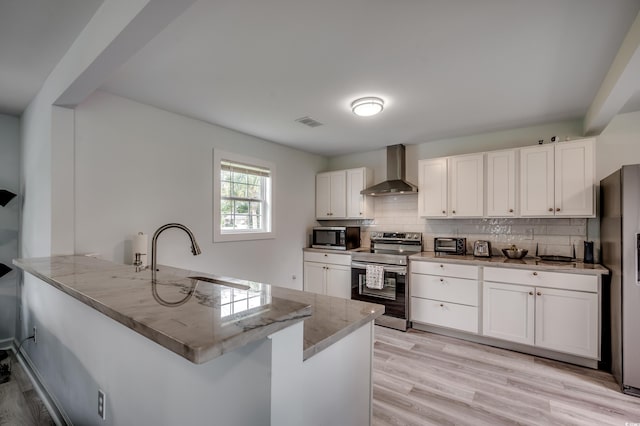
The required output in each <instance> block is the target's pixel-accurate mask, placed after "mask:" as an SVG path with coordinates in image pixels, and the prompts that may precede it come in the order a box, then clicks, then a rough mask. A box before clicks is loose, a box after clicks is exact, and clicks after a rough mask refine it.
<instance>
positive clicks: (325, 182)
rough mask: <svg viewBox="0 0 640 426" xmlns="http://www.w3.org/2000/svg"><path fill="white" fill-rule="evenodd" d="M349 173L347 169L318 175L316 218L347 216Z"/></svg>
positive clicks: (341, 217) (342, 217)
mask: <svg viewBox="0 0 640 426" xmlns="http://www.w3.org/2000/svg"><path fill="white" fill-rule="evenodd" d="M346 188H347V173H346V171H345V170H339V171H334V172H325V173H319V174H317V175H316V218H318V219H344V218H345V217H346V216H347V191H346Z"/></svg>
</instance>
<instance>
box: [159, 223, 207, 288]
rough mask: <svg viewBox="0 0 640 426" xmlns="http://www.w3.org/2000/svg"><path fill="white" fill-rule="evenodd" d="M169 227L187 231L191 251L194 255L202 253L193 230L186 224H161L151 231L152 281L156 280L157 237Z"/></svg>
mask: <svg viewBox="0 0 640 426" xmlns="http://www.w3.org/2000/svg"><path fill="white" fill-rule="evenodd" d="M170 228H178V229H182V230H183V231H184V232H186V233H187V235H188V236H189V239H190V240H191V253H192V254H193V255H194V256H197V255H199V254H201V253H202V251H201V250H200V246H199V245H198V243H197V241H196V237H195V235H193V232H191V230H190V229H189V228H187V227H186V226H184V225H182V224H180V223H167V224H166V225H162V226H161V227H160V228H158V229H157V230H156V232H154V233H153V238H152V239H151V281H152V282H154V283H155V282H156V272H157V270H158V265H157V261H156V253H157V251H158V237H159V236H160V234H161V233H162V232H164V231H166V230H167V229H170Z"/></svg>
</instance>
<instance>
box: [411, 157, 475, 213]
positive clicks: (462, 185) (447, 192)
mask: <svg viewBox="0 0 640 426" xmlns="http://www.w3.org/2000/svg"><path fill="white" fill-rule="evenodd" d="M483 169H484V157H483V154H473V155H460V156H456V157H450V158H434V159H429V160H420V161H419V162H418V187H419V192H418V215H419V216H421V217H433V218H439V217H449V218H456V217H459V218H465V217H482V215H483V209H484V196H483V194H484V186H483V181H484V176H483V173H484V172H483Z"/></svg>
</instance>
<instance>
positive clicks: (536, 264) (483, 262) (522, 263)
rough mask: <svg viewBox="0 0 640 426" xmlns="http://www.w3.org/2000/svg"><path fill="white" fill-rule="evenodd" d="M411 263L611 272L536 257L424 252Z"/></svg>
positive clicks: (415, 256) (582, 272)
mask: <svg viewBox="0 0 640 426" xmlns="http://www.w3.org/2000/svg"><path fill="white" fill-rule="evenodd" d="M409 260H411V261H423V262H446V263H458V264H465V265H476V266H489V267H498V268H512V269H514V268H515V269H533V270H538V271H549V272H565V273H572V274H583V275H608V274H609V270H608V269H607V268H605V267H604V266H602V265H598V264H590V263H583V262H578V261H576V262H548V261H542V260H540V259H538V258H535V257H525V258H524V259H509V258H507V257H504V256H492V257H474V256H472V255H466V256H458V255H451V254H445V255H438V254H436V253H435V252H431V251H423V252H422V253H416V254H414V255H412V256H409Z"/></svg>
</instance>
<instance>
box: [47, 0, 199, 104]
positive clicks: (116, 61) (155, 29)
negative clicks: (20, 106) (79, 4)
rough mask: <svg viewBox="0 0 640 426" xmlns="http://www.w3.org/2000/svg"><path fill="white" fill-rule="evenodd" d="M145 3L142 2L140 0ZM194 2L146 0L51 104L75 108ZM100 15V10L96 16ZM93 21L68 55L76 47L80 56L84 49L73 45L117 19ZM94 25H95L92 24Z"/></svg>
mask: <svg viewBox="0 0 640 426" xmlns="http://www.w3.org/2000/svg"><path fill="white" fill-rule="evenodd" d="M143 1H144V0H143ZM194 2H195V0H180V1H175V0H148V1H147V2H146V4H145V5H144V7H142V8H141V9H140V11H139V12H138V13H137V14H136V15H135V17H133V19H131V20H130V21H129V22H127V23H126V24H125V25H124V27H123V28H122V29H121V31H120V32H119V33H118V34H117V35H115V37H114V38H113V39H112V40H111V41H110V42H109V43H108V45H106V47H104V49H103V50H101V51H100V52H99V53H98V54H97V55H96V56H95V57H94V58H93V60H92V61H91V62H90V63H88V64H87V66H86V67H85V68H84V69H83V70H82V72H81V73H80V74H79V75H78V76H77V77H76V78H75V79H74V80H73V82H71V84H70V85H69V86H68V87H67V88H66V89H65V90H64V91H63V92H62V93H61V94H60V95H59V96H58V97H57V98H56V100H55V102H54V104H55V105H58V106H64V107H74V106H76V105H78V104H80V103H82V102H83V101H84V100H85V99H86V98H87V97H88V96H89V95H91V93H93V92H94V91H95V90H96V89H98V88H99V87H100V86H102V85H103V84H104V83H105V82H106V81H107V79H108V78H109V77H110V76H111V75H112V74H113V73H114V72H116V71H117V70H118V68H120V66H121V65H123V64H124V63H125V62H126V61H127V60H129V59H130V58H131V57H132V56H133V55H135V53H136V52H137V51H138V50H139V49H141V48H142V47H143V46H145V45H146V44H147V43H148V42H149V41H150V40H151V39H153V38H154V37H155V36H156V35H157V34H158V33H160V31H162V30H163V29H164V28H165V27H166V26H167V25H168V24H169V23H170V22H171V21H173V20H174V19H175V18H177V17H178V16H180V15H181V14H182V13H183V12H184V11H185V10H186V9H187V8H188V7H189V6H191V4H193V3H194ZM113 3H115V4H117V3H123V4H124V6H123V7H128V6H130V4H129V5H127V2H119V1H113ZM100 12H101V10H100V9H99V10H98V12H97V13H96V15H98V14H99V13H100ZM105 14H107V15H113V13H105ZM95 18H96V16H94V20H92V21H98V22H97V23H96V22H90V23H89V25H87V27H86V28H85V29H84V30H83V32H82V33H80V36H79V37H78V39H77V40H76V43H74V45H73V46H72V47H71V49H69V50H70V52H72V51H73V49H74V48H75V50H76V52H77V53H79V54H80V55H81V54H82V53H83V50H84V46H82V45H80V46H78V45H76V44H77V42H78V41H81V40H89V41H88V43H91V39H92V36H93V35H95V32H96V31H97V32H100V31H102V32H106V31H109V28H103V27H104V25H102V23H103V22H109V19H106V18H110V20H111V21H112V20H113V19H116V20H117V15H114V16H107V17H102V20H99V19H98V20H96V19H95ZM92 24H95V25H92Z"/></svg>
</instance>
